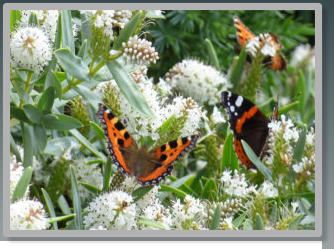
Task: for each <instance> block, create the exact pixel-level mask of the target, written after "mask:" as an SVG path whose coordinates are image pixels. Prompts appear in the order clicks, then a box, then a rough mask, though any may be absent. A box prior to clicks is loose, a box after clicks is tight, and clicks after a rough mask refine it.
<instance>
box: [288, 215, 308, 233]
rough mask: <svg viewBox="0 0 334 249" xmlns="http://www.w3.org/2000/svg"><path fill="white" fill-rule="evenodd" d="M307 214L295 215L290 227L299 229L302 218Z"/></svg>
mask: <svg viewBox="0 0 334 249" xmlns="http://www.w3.org/2000/svg"><path fill="white" fill-rule="evenodd" d="M304 216H305V214H299V215H297V216H296V217H294V218H293V219H292V220H291V221H290V224H289V229H290V230H298V225H299V224H300V222H301V221H302V219H303V218H304Z"/></svg>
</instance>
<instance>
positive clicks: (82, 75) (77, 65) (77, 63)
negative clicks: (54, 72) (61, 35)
mask: <svg viewBox="0 0 334 249" xmlns="http://www.w3.org/2000/svg"><path fill="white" fill-rule="evenodd" d="M55 56H56V59H57V61H58V64H59V65H60V66H61V67H62V68H63V69H64V71H65V72H66V73H68V74H69V75H71V76H73V77H75V78H77V79H79V80H82V81H88V80H89V79H90V78H89V75H88V72H89V69H88V66H87V65H86V64H85V63H84V62H83V60H82V59H81V58H80V57H79V56H76V55H74V54H72V53H71V51H70V50H69V49H68V48H60V49H58V50H56V51H55Z"/></svg>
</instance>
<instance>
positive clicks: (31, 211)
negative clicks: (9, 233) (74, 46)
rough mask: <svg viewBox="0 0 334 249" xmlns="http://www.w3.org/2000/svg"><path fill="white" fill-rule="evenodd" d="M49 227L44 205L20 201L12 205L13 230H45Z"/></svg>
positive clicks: (11, 224) (35, 201)
mask: <svg viewBox="0 0 334 249" xmlns="http://www.w3.org/2000/svg"><path fill="white" fill-rule="evenodd" d="M48 227H49V223H48V220H47V218H46V214H45V210H44V208H43V205H42V203H40V202H39V201H37V200H19V201H17V202H15V203H12V204H10V229H11V230H44V229H47V228H48Z"/></svg>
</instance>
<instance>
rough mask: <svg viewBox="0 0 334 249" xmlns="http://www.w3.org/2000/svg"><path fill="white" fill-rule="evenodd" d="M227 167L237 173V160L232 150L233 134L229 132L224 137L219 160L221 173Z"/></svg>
mask: <svg viewBox="0 0 334 249" xmlns="http://www.w3.org/2000/svg"><path fill="white" fill-rule="evenodd" d="M228 166H229V167H230V169H231V170H233V171H234V170H237V171H239V163H238V158H237V155H236V154H235V152H234V150H233V133H231V132H230V133H229V134H228V135H227V136H226V139H225V142H224V147H223V153H222V160H221V167H222V171H224V170H225V169H226V167H228Z"/></svg>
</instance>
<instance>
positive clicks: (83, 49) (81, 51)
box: [78, 40, 88, 59]
mask: <svg viewBox="0 0 334 249" xmlns="http://www.w3.org/2000/svg"><path fill="white" fill-rule="evenodd" d="M87 53H88V52H87V40H84V41H83V42H82V44H81V46H80V48H79V51H78V56H79V57H81V59H85V57H86V56H87Z"/></svg>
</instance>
